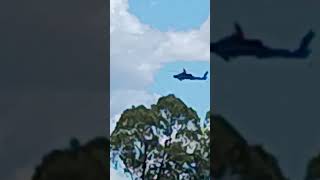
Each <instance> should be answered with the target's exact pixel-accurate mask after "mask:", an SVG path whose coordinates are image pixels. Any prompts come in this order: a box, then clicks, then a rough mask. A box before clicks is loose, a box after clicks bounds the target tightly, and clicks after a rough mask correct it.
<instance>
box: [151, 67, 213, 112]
mask: <svg viewBox="0 0 320 180" xmlns="http://www.w3.org/2000/svg"><path fill="white" fill-rule="evenodd" d="M183 68H185V69H186V71H187V72H188V73H192V74H193V75H194V76H201V77H202V76H203V74H204V73H205V72H206V71H209V75H208V79H207V80H206V81H188V80H185V81H179V80H177V79H174V78H172V76H173V75H174V74H178V73H180V72H182V69H183ZM149 91H151V92H155V93H157V94H160V95H163V96H164V95H168V94H175V96H176V97H179V98H181V99H182V100H183V101H184V102H185V103H186V104H187V105H188V106H191V107H192V108H194V109H195V110H196V111H197V113H198V116H199V117H201V118H204V117H205V114H206V112H207V111H209V108H210V64H209V63H208V62H197V61H195V62H192V61H178V62H175V63H170V64H167V65H165V66H164V67H163V68H162V69H161V70H160V71H159V72H158V73H157V74H156V76H155V83H154V84H153V85H152V86H151V87H150V89H149Z"/></svg>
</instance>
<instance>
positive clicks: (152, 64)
mask: <svg viewBox="0 0 320 180" xmlns="http://www.w3.org/2000/svg"><path fill="white" fill-rule="evenodd" d="M110 5H111V7H110V10H111V13H110V18H111V21H110V31H111V32H110V38H111V40H110V53H111V54H110V57H111V61H110V71H111V78H110V80H111V81H110V85H111V92H110V101H111V102H110V104H111V109H110V112H111V122H110V123H111V124H110V125H111V130H112V129H113V128H114V127H115V122H116V121H117V120H118V118H119V116H120V114H121V113H122V111H123V110H125V109H126V108H128V107H131V105H139V104H144V105H147V106H149V105H150V104H152V103H156V101H157V99H158V98H159V96H162V95H167V94H169V93H174V94H175V95H176V96H177V97H179V98H181V99H182V100H184V101H185V102H186V103H187V105H188V106H191V107H193V108H195V109H196V110H197V111H198V112H199V116H201V117H203V116H204V113H205V112H206V111H208V110H209V108H210V95H209V92H210V88H209V87H210V83H209V82H210V80H207V81H203V82H200V81H199V82H197V83H196V82H188V81H187V82H180V81H175V80H174V79H173V78H172V76H173V75H174V74H177V73H180V72H182V68H186V70H187V71H188V72H191V73H194V74H195V75H199V76H202V75H203V74H204V72H205V71H210V63H209V59H210V51H209V42H210V16H209V14H210V12H209V0H201V1H199V0H190V1H188V2H187V3H186V2H185V1H183V0H174V1H172V0H152V1H150V0H129V1H128V0H111V1H110ZM190 12H192V13H190ZM195 93H197V95H195ZM198 93H199V94H200V95H198ZM192 97H193V98H192ZM116 174H119V173H116V172H114V171H113V170H112V177H113V178H112V179H114V178H116V176H117V175H116Z"/></svg>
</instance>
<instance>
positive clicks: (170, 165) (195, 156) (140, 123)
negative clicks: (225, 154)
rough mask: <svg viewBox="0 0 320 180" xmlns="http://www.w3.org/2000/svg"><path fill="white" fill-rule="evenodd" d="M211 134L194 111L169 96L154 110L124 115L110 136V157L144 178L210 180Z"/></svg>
mask: <svg viewBox="0 0 320 180" xmlns="http://www.w3.org/2000/svg"><path fill="white" fill-rule="evenodd" d="M209 133H210V129H206V130H204V131H202V130H201V127H200V118H199V117H198V116H197V114H196V112H195V111H194V110H193V109H191V108H188V107H187V106H186V105H185V104H184V103H183V102H182V101H181V100H180V99H178V98H176V97H175V96H174V95H168V96H166V97H162V98H160V99H159V100H158V102H157V104H154V105H152V106H151V109H147V108H146V107H144V106H138V107H134V108H132V109H128V110H126V111H124V112H123V114H122V116H121V117H120V120H119V121H118V123H117V126H116V128H115V130H114V131H113V133H112V135H111V142H110V150H111V152H112V156H113V157H111V158H114V159H117V158H115V156H117V157H118V158H119V159H120V160H121V161H122V162H123V164H124V165H125V171H126V172H130V174H132V175H133V176H134V177H139V178H141V179H166V180H171V179H172V180H177V179H186V180H187V179H204V180H205V179H209V170H210V168H209V167H210V165H209V162H210V161H209V153H210V152H209V143H210V139H209ZM116 161H117V160H115V163H116Z"/></svg>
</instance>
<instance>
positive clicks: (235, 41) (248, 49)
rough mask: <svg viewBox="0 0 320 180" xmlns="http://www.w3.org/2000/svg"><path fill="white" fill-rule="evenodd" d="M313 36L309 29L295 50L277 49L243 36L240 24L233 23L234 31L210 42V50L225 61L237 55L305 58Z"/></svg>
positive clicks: (309, 51) (308, 52)
mask: <svg viewBox="0 0 320 180" xmlns="http://www.w3.org/2000/svg"><path fill="white" fill-rule="evenodd" d="M314 36H315V33H314V32H313V31H312V30H310V31H309V32H308V33H307V34H306V35H305V36H304V37H303V38H302V40H301V42H300V46H299V47H298V48H297V49H296V50H293V51H290V50H287V49H277V48H271V47H268V46H266V45H264V44H263V43H262V41H260V40H257V39H247V38H245V37H244V34H243V32H242V29H241V27H240V25H239V24H238V23H235V33H233V34H232V35H230V36H227V37H225V38H223V39H221V40H219V41H217V42H215V43H210V52H212V53H216V54H217V55H218V56H220V57H222V58H223V59H224V60H225V61H229V60H230V59H231V58H235V57H239V56H255V57H257V58H272V57H282V58H307V57H308V56H309V55H310V53H311V50H310V49H309V45H310V43H311V41H312V39H313V38H314Z"/></svg>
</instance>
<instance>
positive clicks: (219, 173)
mask: <svg viewBox="0 0 320 180" xmlns="http://www.w3.org/2000/svg"><path fill="white" fill-rule="evenodd" d="M211 118H212V120H213V122H214V126H213V132H214V133H213V134H212V135H211V140H212V142H213V143H211V146H212V150H213V153H212V154H213V157H212V158H211V172H212V173H211V174H212V176H213V179H217V180H257V179H259V180H287V178H286V177H284V176H283V174H282V172H281V169H280V168H279V165H278V162H277V160H276V158H274V156H272V155H271V154H270V153H268V152H266V151H265V150H264V148H263V147H262V146H261V145H250V144H248V142H247V141H246V140H245V139H244V138H243V137H242V136H241V135H240V133H239V132H238V131H237V130H236V129H235V128H234V127H233V126H232V125H231V124H229V123H228V122H227V121H226V119H224V118H223V117H222V116H219V115H212V117H211Z"/></svg>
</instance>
